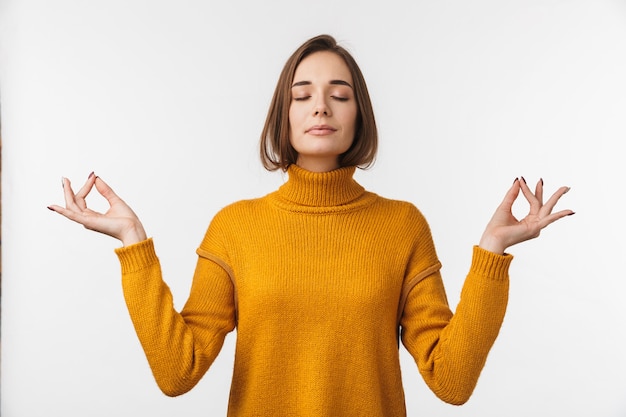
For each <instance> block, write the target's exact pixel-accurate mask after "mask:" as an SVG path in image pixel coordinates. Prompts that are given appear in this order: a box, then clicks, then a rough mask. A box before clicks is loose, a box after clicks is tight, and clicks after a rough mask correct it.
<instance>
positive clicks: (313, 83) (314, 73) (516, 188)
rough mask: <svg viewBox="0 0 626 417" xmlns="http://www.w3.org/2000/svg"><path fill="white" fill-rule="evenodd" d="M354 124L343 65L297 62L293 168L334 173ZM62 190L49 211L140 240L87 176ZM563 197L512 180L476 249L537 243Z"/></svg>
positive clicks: (134, 222) (108, 193)
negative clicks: (521, 211)
mask: <svg viewBox="0 0 626 417" xmlns="http://www.w3.org/2000/svg"><path fill="white" fill-rule="evenodd" d="M356 118H357V104H356V102H355V99H354V91H353V89H352V76H351V74H350V71H349V69H348V67H347V65H346V64H345V62H344V61H343V59H342V58H341V57H339V56H338V55H336V54H334V53H332V52H316V53H314V54H312V55H310V56H308V57H307V58H305V59H304V60H302V62H301V63H300V65H299V66H298V68H296V72H295V74H294V83H293V86H292V100H291V104H290V107H289V126H290V142H291V144H292V146H293V147H294V149H295V150H296V151H297V152H298V159H297V162H296V163H297V165H298V166H300V167H302V168H304V169H307V170H309V171H314V172H327V171H330V170H333V169H336V168H338V167H339V163H338V157H339V155H341V154H342V153H344V152H346V151H347V150H348V149H349V147H350V145H351V144H352V141H353V139H354V132H355V125H356ZM94 187H95V188H96V190H97V192H98V193H99V194H100V195H102V197H104V198H105V199H106V200H107V201H108V203H109V206H110V207H109V209H108V210H107V211H106V212H105V213H98V212H96V211H93V210H91V209H89V208H88V207H87V201H86V199H87V196H88V195H89V193H90V192H91V190H92V189H93V188H94ZM63 190H64V196H65V207H61V206H58V205H51V206H49V207H48V208H49V209H50V210H52V211H55V212H57V213H59V214H61V215H63V216H65V217H67V218H68V219H70V220H73V221H75V222H77V223H79V224H82V225H83V226H84V227H85V228H87V229H89V230H94V231H97V232H100V233H104V234H106V235H109V236H112V237H114V238H116V239H119V240H120V241H121V242H122V244H123V245H124V246H129V245H132V244H135V243H139V242H141V241H143V240H145V239H146V237H147V235H146V232H145V230H144V228H143V225H142V224H141V221H140V220H139V218H138V217H137V215H136V214H135V213H134V212H133V210H132V209H131V208H130V207H129V206H128V205H127V204H126V203H125V202H124V201H123V200H122V199H121V198H120V197H118V196H117V194H115V192H114V191H113V190H112V189H111V188H110V187H109V186H108V185H107V184H106V183H105V182H104V181H103V180H102V179H101V178H99V177H97V176H95V175H94V174H93V173H91V174H90V175H89V177H88V179H87V182H86V183H85V184H84V185H83V186H82V188H81V189H80V190H78V192H76V193H74V191H73V190H72V186H71V184H70V181H69V180H68V179H67V178H63ZM568 191H569V187H561V188H559V189H558V190H557V191H556V192H555V193H554V194H552V196H551V197H550V198H548V200H547V201H545V202H544V201H543V192H544V190H543V180H540V181H539V182H538V183H537V185H536V186H535V190H534V192H533V191H531V189H530V188H529V187H528V185H527V184H526V181H525V180H524V178H523V177H522V178H521V179H517V178H516V179H515V181H514V182H513V185H511V187H510V188H509V190H508V191H507V193H506V195H505V196H504V199H503V200H502V203H500V205H499V206H498V207H497V209H496V211H495V212H494V214H493V216H492V218H491V220H490V221H489V223H488V224H487V227H486V228H485V231H484V233H483V235H482V237H481V239H480V242H479V246H480V247H482V248H483V249H486V250H488V251H491V252H494V253H497V254H503V253H504V252H505V251H506V249H507V248H509V247H511V246H513V245H515V244H518V243H520V242H524V241H526V240H529V239H534V238H536V237H538V236H539V234H540V233H541V230H543V229H544V228H545V227H547V226H548V225H550V224H551V223H553V222H555V221H557V220H559V219H561V218H563V217H565V216H568V215H572V214H574V212H573V211H571V210H561V211H558V212H555V213H553V212H552V211H553V209H554V207H555V206H556V204H557V202H558V201H559V199H560V198H561V197H562V196H563V195H564V194H565V193H567V192H568ZM520 192H521V193H522V195H523V196H524V198H525V199H526V200H527V201H528V204H529V211H528V214H527V215H526V216H525V217H524V218H522V219H521V220H518V219H517V218H515V216H514V215H513V213H512V207H513V203H514V202H515V201H516V200H517V198H518V196H519V194H520Z"/></svg>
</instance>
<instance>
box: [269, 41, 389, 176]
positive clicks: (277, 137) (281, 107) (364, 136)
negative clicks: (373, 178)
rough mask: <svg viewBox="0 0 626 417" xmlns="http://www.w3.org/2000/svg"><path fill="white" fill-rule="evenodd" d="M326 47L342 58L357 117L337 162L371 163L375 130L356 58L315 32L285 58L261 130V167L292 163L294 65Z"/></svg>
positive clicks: (375, 145)
mask: <svg viewBox="0 0 626 417" xmlns="http://www.w3.org/2000/svg"><path fill="white" fill-rule="evenodd" d="M321 51H329V52H333V53H335V54H337V55H339V56H340V57H341V58H343V60H344V61H345V63H346V65H347V66H348V69H349V70H350V73H351V75H352V81H353V83H354V96H355V99H356V102H357V120H356V129H355V135H354V140H353V141H352V146H350V149H348V150H347V151H346V152H345V153H343V154H342V155H340V156H339V165H340V166H342V167H344V166H358V167H359V168H364V169H365V168H368V167H370V166H371V165H372V164H373V163H374V159H375V158H376V151H377V149H378V131H377V129H376V121H375V119H374V110H373V108H372V103H371V101H370V96H369V93H368V91H367V85H366V84H365V78H364V77H363V74H362V73H361V70H360V69H359V66H358V65H357V63H356V61H355V60H354V58H353V57H352V55H350V53H349V52H348V51H347V50H346V49H344V48H343V47H341V46H339V45H337V41H335V39H334V38H333V37H332V36H330V35H319V36H316V37H314V38H311V39H309V40H308V41H306V42H305V43H303V44H302V45H301V46H300V47H299V48H298V49H297V50H296V51H295V52H294V53H293V54H292V55H291V56H290V57H289V59H288V60H287V62H286V63H285V66H284V67H283V70H282V72H281V74H280V77H279V78H278V83H277V84H276V89H275V90H274V96H273V97H272V103H271V104H270V108H269V110H268V112H267V118H266V119H265V126H264V127H263V133H261V162H262V163H263V166H264V167H265V169H267V170H269V171H275V170H277V169H279V168H280V169H282V170H283V171H286V170H287V168H289V165H291V164H295V163H296V160H297V159H298V153H297V152H296V150H295V149H294V148H293V146H291V143H290V142H289V106H290V104H291V84H292V82H293V77H294V74H295V72H296V68H298V65H299V64H300V62H302V60H303V59H304V58H306V57H307V56H309V55H311V54H313V53H314V52H321Z"/></svg>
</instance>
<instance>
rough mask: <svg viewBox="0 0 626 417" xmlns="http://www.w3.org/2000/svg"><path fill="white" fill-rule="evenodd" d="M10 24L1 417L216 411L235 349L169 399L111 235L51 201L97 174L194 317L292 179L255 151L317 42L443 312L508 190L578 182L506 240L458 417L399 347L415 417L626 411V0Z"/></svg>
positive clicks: (47, 11)
mask: <svg viewBox="0 0 626 417" xmlns="http://www.w3.org/2000/svg"><path fill="white" fill-rule="evenodd" d="M0 24H1V26H0V54H1V56H0V59H1V61H0V71H1V72H0V93H1V105H2V107H1V110H2V114H1V116H2V140H3V161H2V167H3V172H2V196H3V201H2V208H3V210H4V212H3V216H2V218H3V221H4V222H3V225H2V232H3V236H2V263H3V271H2V285H3V288H2V381H1V383H2V384H1V386H2V409H1V412H2V415H3V416H4V417H40V416H41V417H56V416H63V417H67V416H153V417H157V416H171V415H185V416H221V415H225V410H226V403H227V397H228V389H229V384H230V372H231V368H232V357H233V344H234V338H235V336H234V335H232V336H230V337H229V338H228V340H227V344H226V346H225V347H224V350H223V352H222V354H221V355H220V357H219V358H218V361H217V362H216V363H215V365H214V366H213V368H212V369H211V370H210V371H209V372H208V373H207V375H206V376H205V378H204V379H203V380H202V381H201V383H200V384H199V385H198V386H197V387H196V388H195V389H194V390H193V391H191V392H190V393H189V394H186V395H184V396H182V397H179V398H176V399H170V398H167V397H165V396H164V395H163V394H161V393H160V391H159V390H158V388H157V386H156V384H155V383H154V381H153V379H152V376H151V374H150V370H149V368H148V365H147V362H146V360H145V358H144V355H143V352H142V350H141V348H140V346H139V343H138V342H137V340H136V337H135V335H134V332H133V329H132V325H131V323H130V319H129V318H128V316H127V313H126V309H125V305H124V301H123V298H122V293H121V288H120V278H119V266H118V263H117V260H116V257H115V255H114V254H113V248H114V247H116V246H117V243H116V241H114V240H113V239H111V238H108V237H105V236H102V235H97V234H94V233H92V232H89V231H86V230H84V229H83V228H82V227H80V226H78V225H76V224H71V223H70V222H69V221H67V220H65V219H63V218H62V217H61V216H58V215H55V214H54V213H52V212H50V211H48V210H46V206H47V205H49V204H51V203H61V202H62V201H63V200H62V191H61V180H60V178H61V176H67V177H69V178H70V179H71V180H73V181H74V184H81V183H82V182H83V181H84V180H85V179H86V177H87V175H88V174H89V172H91V171H92V170H95V171H96V173H97V174H98V175H100V176H101V177H103V178H104V179H105V180H106V181H108V182H109V183H110V184H111V185H112V186H113V187H114V189H116V191H117V192H118V193H119V194H120V195H121V196H122V197H123V198H125V199H126V200H127V201H128V202H129V203H130V204H131V206H133V207H134V208H135V210H136V211H137V212H138V214H139V215H140V217H141V218H142V220H143V221H144V224H145V226H146V229H147V230H148V232H149V234H150V235H152V236H154V238H155V241H156V245H157V250H158V253H159V255H160V257H161V261H162V263H163V268H164V272H165V275H166V281H167V282H168V283H169V284H170V286H171V287H172V290H173V292H174V295H175V299H176V303H177V306H179V307H182V304H183V303H184V301H185V299H186V296H187V294H188V290H189V286H190V282H191V275H192V272H193V268H194V266H195V254H194V251H195V248H196V247H197V245H198V244H199V242H200V240H201V238H202V235H203V233H204V230H205V227H206V226H207V224H208V222H209V221H210V219H211V217H212V215H213V214H214V213H215V212H216V211H217V210H218V209H219V208H221V207H222V206H224V205H225V204H227V203H230V202H232V201H234V200H239V199H242V198H247V197H252V196H260V195H263V194H265V193H267V192H269V191H271V190H273V189H275V188H276V186H277V185H278V184H280V183H281V181H282V180H283V178H282V177H281V175H280V174H275V173H274V174H270V173H266V172H265V171H264V170H263V169H262V168H261V165H260V163H259V162H258V158H257V141H258V137H259V134H260V130H261V128H262V124H263V121H264V119H265V114H266V109H267V106H268V104H269V101H270V98H271V94H272V91H273V88H274V85H275V82H276V80H277V78H278V73H279V71H280V69H281V67H282V65H283V63H284V61H285V60H286V59H287V57H288V56H289V55H290V54H291V52H292V51H293V50H294V49H295V48H296V47H297V46H298V45H299V44H300V43H302V42H303V41H304V40H306V39H308V38H309V37H310V36H313V35H316V34H319V33H325V32H328V33H331V34H333V35H335V36H336V37H337V38H338V39H339V40H341V41H343V44H344V45H345V46H346V47H348V48H349V49H350V50H351V51H352V52H353V54H354V55H355V56H356V58H357V60H358V61H359V63H360V65H361V67H362V69H363V71H364V73H365V76H366V78H367V80H368V82H369V87H370V92H371V94H372V97H373V101H374V106H375V110H376V112H377V118H378V123H379V127H380V133H381V141H382V143H381V150H380V154H379V159H378V162H377V164H376V166H375V167H374V168H373V169H372V170H370V171H368V172H359V173H358V174H357V175H358V179H359V181H361V182H362V183H363V184H364V185H365V186H367V188H369V189H370V190H372V191H375V192H378V193H379V194H382V195H385V196H387V197H392V198H399V199H404V200H409V201H412V202H413V203H415V204H416V205H418V206H419V207H420V208H421V209H422V211H423V212H424V213H425V214H426V216H427V218H428V219H429V221H430V223H431V226H432V229H433V233H434V236H435V241H436V244H437V246H438V248H439V254H440V257H441V259H442V261H443V263H444V270H443V273H444V279H445V280H446V284H447V289H448V292H449V298H450V301H451V303H452V304H453V305H456V302H457V301H458V293H459V290H460V286H461V284H462V281H463V279H464V274H465V272H466V271H467V268H468V266H469V259H470V258H469V257H470V253H471V245H472V244H474V243H476V242H477V240H478V238H479V237H480V234H481V232H482V228H483V227H484V225H485V224H486V222H487V220H488V219H489V217H490V215H491V213H492V211H493V210H494V209H495V207H496V205H497V204H498V203H499V202H500V200H501V198H502V196H503V194H504V192H505V190H506V189H507V188H508V187H509V185H510V183H511V182H512V181H513V179H514V178H515V177H517V176H519V175H524V176H525V178H526V179H527V180H529V181H532V182H535V181H537V180H538V179H539V177H543V178H544V180H545V183H546V186H547V187H548V189H549V190H550V191H552V190H554V189H556V188H557V187H558V186H560V185H570V186H571V187H572V191H571V192H570V193H569V194H568V195H567V196H566V197H565V198H564V199H563V201H562V203H561V204H560V205H559V207H560V208H566V207H568V208H569V207H571V208H573V209H574V210H575V211H576V212H577V214H576V215H575V216H572V217H568V218H566V219H564V220H562V221H560V222H558V223H557V224H554V225H553V226H551V227H550V228H549V229H547V230H546V231H545V232H544V233H543V234H542V236H541V238H540V239H539V240H536V241H533V242H531V243H525V244H522V245H519V246H517V247H514V248H512V249H511V252H512V253H513V254H515V255H516V259H515V261H514V264H513V266H512V270H511V274H512V285H511V299H510V304H509V309H508V312H507V317H506V319H505V323H504V326H503V329H502V331H501V334H500V337H499V339H498V340H497V342H496V344H495V346H494V348H493V350H492V353H491V356H490V358H489V360H488V362H487V366H486V368H485V370H484V371H483V375H482V377H481V380H480V381H479V384H478V387H477V389H476V391H475V394H474V396H473V397H472V399H471V400H470V401H469V403H468V404H466V405H464V406H462V407H453V406H449V405H446V404H443V403H441V402H440V401H439V400H437V399H436V398H434V396H433V395H432V394H431V393H430V392H428V391H427V389H426V388H425V386H424V384H423V382H422V381H421V379H420V376H419V374H418V372H417V370H416V368H415V365H414V364H413V362H412V360H411V359H410V357H408V355H406V352H404V351H403V358H402V360H403V366H404V368H403V369H404V380H405V389H406V394H407V405H408V409H409V416H428V415H438V416H478V415H480V416H482V417H487V416H529V415H541V416H544V415H546V416H547V415H560V416H568V417H575V416H581V417H582V416H585V417H586V416H590V415H594V416H614V417H618V416H621V417H623V416H625V415H626V355H625V353H626V323H625V322H626V312H625V308H624V303H623V297H624V295H623V294H624V292H625V290H626V284H625V283H624V278H625V274H624V263H623V259H624V257H623V256H624V255H623V254H624V252H626V244H625V243H624V232H625V231H626V227H625V226H626V225H625V220H624V219H625V218H626V216H624V214H623V211H624V208H623V203H624V196H623V189H624V187H623V181H624V180H625V179H626V176H625V175H624V174H625V168H624V161H623V159H624V152H623V150H622V148H623V145H624V140H625V139H626V122H625V120H626V117H625V116H626V77H625V76H624V74H626V2H625V1H617V0H615V1H609V0H593V1H591V0H588V1H584V0H570V1H558V0H513V1H496V0H476V1H471V2H468V1H463V0H449V1H438V2H433V1H413V2H408V1H404V0H390V1H385V2H382V1H378V2H373V1H365V2H364V1H358V0H355V1H337V0H320V1H317V2H313V3H311V2H302V3H299V2H293V1H286V0H284V1H274V2H257V1H252V0H245V1H240V2H227V1H222V2H210V1H181V2H174V1H164V0H160V1H150V2H149V1H140V0H108V1H106V2H105V1H82V0H60V1H55V2H50V1H45V0H20V1H17V0H4V1H2V2H0ZM91 204H92V206H93V207H95V208H103V204H102V202H101V201H100V200H98V199H97V198H95V199H93V200H92V202H91ZM519 210H520V213H522V211H523V210H524V207H523V206H520V208H519Z"/></svg>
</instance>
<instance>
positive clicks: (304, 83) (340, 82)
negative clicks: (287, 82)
mask: <svg viewBox="0 0 626 417" xmlns="http://www.w3.org/2000/svg"><path fill="white" fill-rule="evenodd" d="M311 84H312V82H311V81H298V82H295V83H293V85H292V86H291V88H293V87H300V86H302V85H311ZM328 84H331V85H345V86H347V87H350V88H352V86H351V85H350V83H349V82H347V81H344V80H330V82H329V83H328ZM352 89H353V88H352Z"/></svg>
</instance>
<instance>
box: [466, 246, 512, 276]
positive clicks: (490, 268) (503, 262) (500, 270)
mask: <svg viewBox="0 0 626 417" xmlns="http://www.w3.org/2000/svg"><path fill="white" fill-rule="evenodd" d="M512 260H513V255H510V254H508V253H505V254H504V255H500V254H497V253H493V252H490V251H488V250H485V249H483V248H481V247H480V246H478V245H476V246H474V253H473V256H472V265H471V267H470V272H472V273H474V274H477V275H480V276H483V277H486V278H489V279H492V280H495V281H503V280H507V279H508V278H509V266H510V265H511V261H512Z"/></svg>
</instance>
